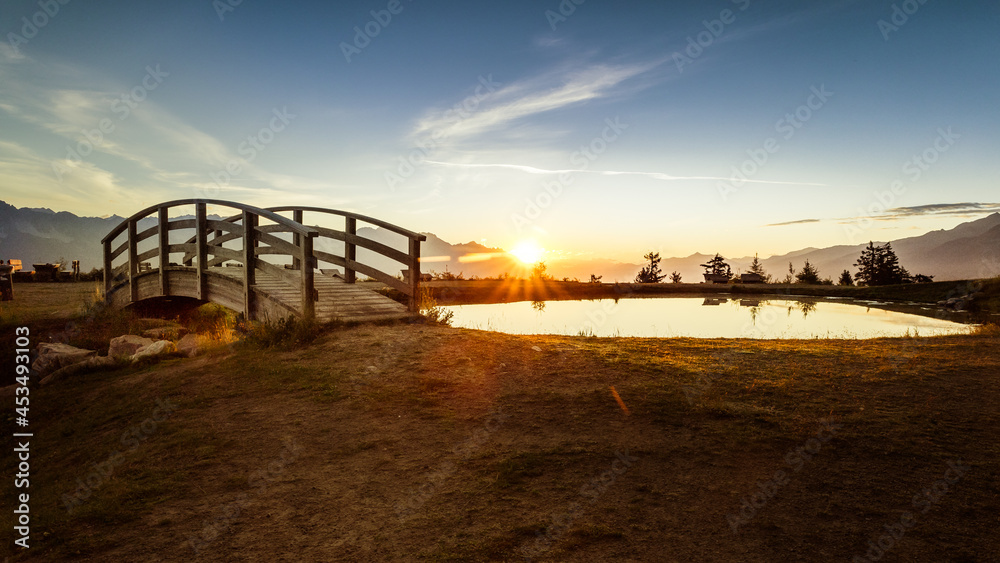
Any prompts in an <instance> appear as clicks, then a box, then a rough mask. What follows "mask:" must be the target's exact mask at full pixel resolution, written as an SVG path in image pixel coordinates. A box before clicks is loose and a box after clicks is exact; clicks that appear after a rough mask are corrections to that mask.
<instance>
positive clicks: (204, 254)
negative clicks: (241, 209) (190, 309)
mask: <svg viewBox="0 0 1000 563" xmlns="http://www.w3.org/2000/svg"><path fill="white" fill-rule="evenodd" d="M194 207H195V237H196V238H197V242H196V243H195V244H196V245H197V253H198V255H197V260H198V299H201V300H203V301H206V300H208V284H207V281H208V280H207V279H206V275H207V270H208V264H207V263H206V262H207V261H208V248H207V244H206V240H205V239H206V235H207V234H208V233H207V232H206V230H205V229H206V225H205V204H204V203H200V202H199V203H196V204H195V206H194Z"/></svg>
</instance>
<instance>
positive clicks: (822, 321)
mask: <svg viewBox="0 0 1000 563" xmlns="http://www.w3.org/2000/svg"><path fill="white" fill-rule="evenodd" d="M870 305H871V303H870V302H864V301H855V300H849V299H816V298H795V297H784V296H782V297H780V298H764V297H761V298H752V299H747V298H745V297H744V298H729V297H726V296H720V295H712V296H710V297H697V298H693V297H657V298H629V299H620V300H618V302H617V303H616V302H615V301H614V300H613V299H601V300H594V301H534V302H528V301H524V302H518V303H494V304H487V305H455V306H450V307H446V309H448V310H451V311H454V314H455V316H454V319H453V321H452V326H456V327H464V328H475V329H481V330H492V331H497V332H506V333H509V334H564V335H572V336H575V335H579V334H583V335H588V336H590V335H593V336H643V337H671V336H686V337H693V338H875V337H880V336H905V335H907V334H909V335H919V336H934V335H941V334H962V333H965V332H968V330H969V328H970V326H969V325H965V324H961V323H957V322H952V321H948V320H944V319H941V318H936V317H935V316H934V315H935V311H934V310H932V309H927V311H926V314H927V315H929V316H922V315H917V314H911V313H901V312H895V311H886V310H883V309H877V308H874V307H871V306H870ZM917 310H919V308H918V309H917Z"/></svg>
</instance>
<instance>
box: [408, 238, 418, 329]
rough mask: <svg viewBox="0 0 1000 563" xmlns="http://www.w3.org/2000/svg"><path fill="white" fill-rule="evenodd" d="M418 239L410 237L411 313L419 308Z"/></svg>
mask: <svg viewBox="0 0 1000 563" xmlns="http://www.w3.org/2000/svg"><path fill="white" fill-rule="evenodd" d="M419 291H420V241H419V240H416V239H412V238H411V239H410V300H409V309H410V312H411V313H416V312H419V310H420V303H419V297H420V293H419Z"/></svg>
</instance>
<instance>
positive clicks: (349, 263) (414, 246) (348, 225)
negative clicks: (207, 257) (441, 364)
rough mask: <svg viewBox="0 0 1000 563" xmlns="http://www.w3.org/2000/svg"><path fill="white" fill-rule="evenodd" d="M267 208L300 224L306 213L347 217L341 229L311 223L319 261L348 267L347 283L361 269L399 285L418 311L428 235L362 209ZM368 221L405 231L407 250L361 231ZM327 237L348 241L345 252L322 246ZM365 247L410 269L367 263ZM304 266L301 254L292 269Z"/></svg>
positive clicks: (296, 240) (295, 236)
mask: <svg viewBox="0 0 1000 563" xmlns="http://www.w3.org/2000/svg"><path fill="white" fill-rule="evenodd" d="M267 211H270V212H272V213H288V212H291V213H292V220H293V221H294V222H296V223H297V224H305V223H304V213H306V212H309V213H318V214H323V215H333V216H339V217H343V219H344V229H343V230H338V229H333V228H329V227H322V226H319V225H309V226H308V228H310V229H313V230H315V231H316V233H317V237H316V238H317V241H316V242H314V243H313V252H312V254H313V256H314V257H315V259H316V261H317V263H318V262H326V263H329V264H332V265H335V266H340V267H342V268H343V269H344V281H345V282H347V283H355V282H356V281H357V274H358V273H361V274H363V275H365V276H368V277H369V278H371V279H374V280H376V281H379V282H381V283H384V284H385V285H387V286H389V287H391V288H393V289H396V290H397V291H399V292H401V293H402V294H404V295H406V296H407V298H408V302H409V309H410V311H411V312H417V309H418V307H419V303H418V287H419V283H420V243H421V242H423V241H425V240H427V237H426V236H425V235H422V234H420V233H416V232H413V231H410V230H408V229H404V228H402V227H399V226H397V225H393V224H391V223H387V222H385V221H382V220H380V219H376V218H374V217H368V216H366V215H361V214H358V213H352V212H350V211H341V210H338V209H325V208H322V207H303V206H281V207H268V208H267ZM238 220H240V216H239V215H234V216H232V217H229V218H228V219H225V221H226V222H234V221H238ZM359 222H361V223H367V224H369V225H374V226H376V227H379V228H382V229H386V230H387V231H390V232H392V233H396V234H398V235H402V236H403V237H404V238H405V241H406V248H407V250H406V251H405V252H404V251H401V250H399V249H396V248H393V247H392V246H389V245H387V244H384V243H382V242H379V241H376V240H372V239H369V238H366V237H363V236H360V235H358V223H359ZM300 238H301V235H299V234H294V233H293V235H292V243H293V244H295V245H298V244H299V243H300ZM323 239H328V240H331V241H337V242H342V243H343V245H344V249H343V253H341V254H336V253H333V252H327V251H325V250H321V249H319V246H322V245H321V244H320V243H321V242H322V240H323ZM219 240H221V241H223V242H225V240H229V239H227V238H226V237H225V235H223V236H222V238H221V239H219ZM358 248H364V249H367V250H370V251H372V252H375V253H376V254H377V255H381V256H384V257H386V258H390V259H392V260H394V261H396V262H398V263H399V265H400V266H401V268H402V269H403V270H405V271H406V272H407V275H406V276H404V279H403V280H402V281H401V280H399V279H398V278H397V277H396V276H395V275H394V274H393V273H391V272H386V271H383V270H381V269H379V268H376V267H375V266H373V265H371V264H365V263H364V262H360V261H358V258H357V249H358ZM300 268H301V262H300V260H299V259H298V258H295V259H294V260H293V262H292V269H293V270H298V269H300Z"/></svg>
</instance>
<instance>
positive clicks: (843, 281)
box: [837, 270, 854, 285]
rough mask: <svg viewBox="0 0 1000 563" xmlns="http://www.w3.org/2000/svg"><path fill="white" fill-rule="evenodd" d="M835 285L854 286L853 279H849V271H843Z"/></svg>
mask: <svg viewBox="0 0 1000 563" xmlns="http://www.w3.org/2000/svg"><path fill="white" fill-rule="evenodd" d="M837 285H854V278H853V277H851V271H850V270H844V271H843V272H841V273H840V280H839V281H838V282H837Z"/></svg>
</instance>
